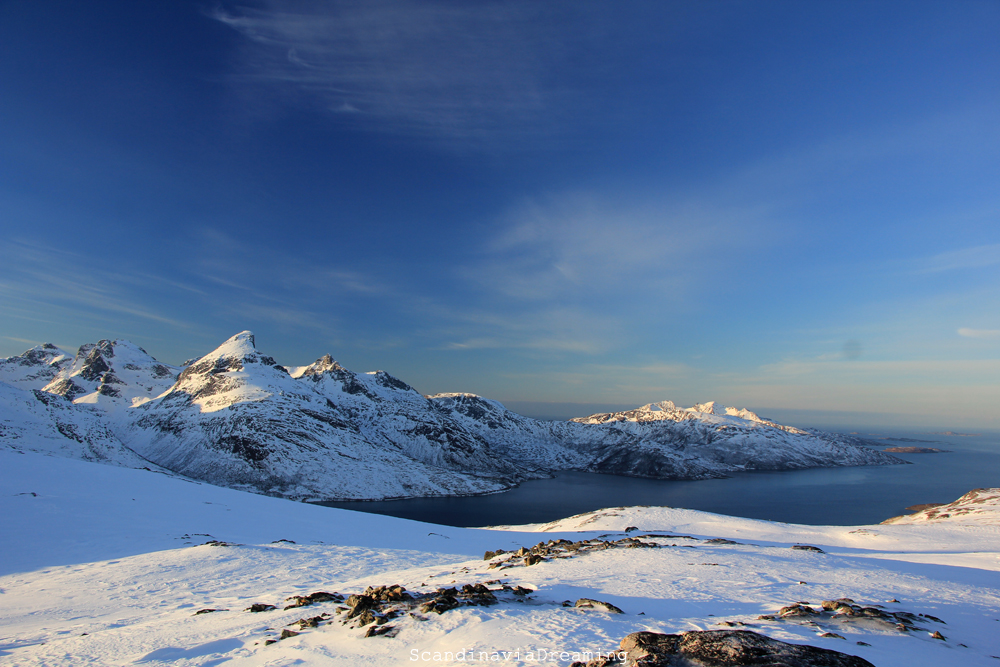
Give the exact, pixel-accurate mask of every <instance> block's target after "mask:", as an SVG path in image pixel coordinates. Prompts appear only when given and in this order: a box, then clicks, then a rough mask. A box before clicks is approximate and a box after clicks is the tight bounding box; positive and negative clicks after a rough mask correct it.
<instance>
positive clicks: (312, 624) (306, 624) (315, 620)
mask: <svg viewBox="0 0 1000 667" xmlns="http://www.w3.org/2000/svg"><path fill="white" fill-rule="evenodd" d="M322 622H323V617H322V616H313V617H312V618H300V619H299V620H297V621H295V623H289V625H298V626H299V628H300V629H302V630H305V629H306V628H318V627H319V624H320V623H322Z"/></svg>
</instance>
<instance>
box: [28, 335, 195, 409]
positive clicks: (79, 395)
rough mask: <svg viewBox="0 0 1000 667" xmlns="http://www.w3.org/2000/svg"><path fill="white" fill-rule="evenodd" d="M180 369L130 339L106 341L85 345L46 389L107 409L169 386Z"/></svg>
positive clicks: (146, 397) (147, 397) (143, 399)
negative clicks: (163, 361) (164, 361)
mask: <svg viewBox="0 0 1000 667" xmlns="http://www.w3.org/2000/svg"><path fill="white" fill-rule="evenodd" d="M179 371H180V369H179V368H176V367H174V366H169V365H167V364H162V363H160V362H158V361H157V360H156V359H154V358H153V357H151V356H150V355H149V354H148V353H147V352H146V351H145V350H144V349H142V348H141V347H139V346H138V345H135V344H133V343H131V342H129V341H127V340H121V339H119V340H114V341H111V340H102V341H99V342H98V343H97V344H96V345H95V344H86V345H81V346H80V349H79V351H77V353H76V357H75V358H74V359H73V362H72V363H71V364H63V365H62V366H60V368H59V371H58V372H57V373H56V374H55V376H54V377H53V378H52V380H51V381H50V382H49V383H48V384H47V385H45V387H44V390H45V391H47V392H48V393H50V394H58V395H59V396H65V397H66V398H68V399H70V400H71V401H73V402H75V403H90V404H93V405H98V406H100V407H102V408H105V409H113V408H117V407H130V406H135V405H139V404H141V403H144V402H146V401H148V400H150V399H152V398H154V397H156V396H158V395H160V394H162V393H163V392H164V391H166V390H167V389H169V388H170V386H171V385H173V384H174V381H175V380H176V379H177V373H178V372H179Z"/></svg>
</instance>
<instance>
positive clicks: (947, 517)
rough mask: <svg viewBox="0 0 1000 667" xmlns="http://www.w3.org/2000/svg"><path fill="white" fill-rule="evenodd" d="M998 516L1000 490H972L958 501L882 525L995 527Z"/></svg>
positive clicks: (935, 506)
mask: <svg viewBox="0 0 1000 667" xmlns="http://www.w3.org/2000/svg"><path fill="white" fill-rule="evenodd" d="M998 515H1000V489H973V490H972V491H969V492H968V493H967V494H965V495H964V496H962V497H961V498H959V499H958V500H956V501H954V502H951V503H945V504H940V505H930V506H928V507H926V508H925V509H922V510H920V511H918V512H914V513H913V514H907V515H905V516H897V517H893V518H891V519H888V520H886V521H883V522H882V523H884V524H919V523H929V522H933V523H941V522H947V523H949V524H985V525H995V524H996V523H997V516H998Z"/></svg>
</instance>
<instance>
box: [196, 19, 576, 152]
mask: <svg viewBox="0 0 1000 667" xmlns="http://www.w3.org/2000/svg"><path fill="white" fill-rule="evenodd" d="M565 10H568V11H565ZM578 11H579V10H577V9H573V8H567V7H566V6H565V5H564V6H563V7H562V9H561V10H560V14H559V16H558V17H553V16H547V15H548V14H551V10H550V9H548V8H547V7H546V6H545V5H544V3H533V2H524V1H521V2H504V3H474V4H462V3H453V2H446V1H443V0H436V1H429V2H419V3H415V2H403V1H399V0H348V1H345V2H337V3H313V2H297V1H295V0H272V1H271V2H268V3H266V4H265V5H264V7H263V8H261V9H249V8H239V9H234V10H232V11H225V10H217V11H214V12H212V13H211V16H212V17H214V18H215V19H217V20H219V21H221V22H222V23H224V24H226V25H228V26H230V27H231V28H233V29H234V30H237V31H238V32H239V33H240V34H242V35H243V36H244V37H245V38H246V43H245V44H244V49H243V50H242V54H241V56H242V62H241V63H240V72H241V77H242V79H243V80H244V81H246V82H260V83H265V84H269V85H272V86H278V87H281V88H283V89H284V90H285V91H288V90H289V89H290V90H292V91H294V92H295V94H296V95H299V96H302V95H305V96H307V98H309V99H313V100H318V101H319V102H320V103H321V104H322V105H324V106H325V107H326V108H327V109H328V110H329V111H330V112H331V117H332V118H338V119H340V121H341V122H353V123H364V124H365V125H366V126H367V127H370V128H373V129H377V130H381V131H388V132H392V133H397V134H406V135H421V136H427V135H430V136H438V137H453V138H461V139H466V140H467V139H470V138H476V137H482V136H485V135H488V134H490V133H493V132H496V131H497V130H503V131H504V132H507V133H509V132H511V131H514V130H515V129H517V128H520V130H521V131H530V130H531V129H532V128H534V127H536V125H537V124H538V123H540V122H543V121H544V122H545V124H546V127H547V128H549V129H551V128H552V127H554V126H555V123H553V121H554V120H555V119H554V118H552V117H551V114H553V113H554V112H555V109H554V107H555V106H556V104H555V103H556V101H557V100H558V101H559V106H560V107H563V106H564V105H565V103H566V102H567V99H566V98H567V97H574V96H573V93H572V92H571V91H569V90H566V89H560V88H559V87H557V86H556V84H554V83H553V77H551V76H550V75H549V73H550V72H551V70H552V69H553V68H554V67H556V66H557V62H558V61H559V60H560V59H561V58H562V57H564V51H565V50H566V48H567V42H569V41H574V40H579V39H581V36H582V35H584V34H586V31H585V30H582V29H581V30H573V25H574V23H575V22H576V21H577V20H578V19H577V14H578ZM553 18H556V19H558V21H557V24H558V25H560V28H561V30H560V38H558V39H556V38H554V36H552V35H549V34H547V33H546V26H551V25H552V24H553V23H552V19H553ZM575 103H577V104H579V103H581V100H579V99H578V100H576V102H575Z"/></svg>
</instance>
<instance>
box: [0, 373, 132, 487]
mask: <svg viewBox="0 0 1000 667" xmlns="http://www.w3.org/2000/svg"><path fill="white" fill-rule="evenodd" d="M102 417H103V415H101V414H99V413H96V412H95V411H93V410H90V409H87V408H84V407H78V406H76V405H73V403H72V402H70V401H69V400H68V399H66V398H63V397H62V396H56V395H53V394H49V393H47V392H44V391H40V390H38V389H18V388H17V387H13V386H11V385H9V384H6V383H4V382H0V447H2V448H5V449H11V450H14V451H29V452H39V453H42V454H53V455H56V456H64V457H67V458H72V459H83V460H84V461H97V462H100V463H111V464H114V465H120V466H126V467H133V468H135V467H149V466H150V463H149V461H146V460H145V459H143V458H142V457H140V456H139V455H137V454H136V453H135V452H133V451H132V450H131V449H129V448H128V447H126V446H125V445H123V444H122V442H121V441H120V440H119V439H118V438H117V436H115V434H114V433H113V432H112V430H111V428H109V427H108V425H107V424H106V423H105V420H104V419H102Z"/></svg>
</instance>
